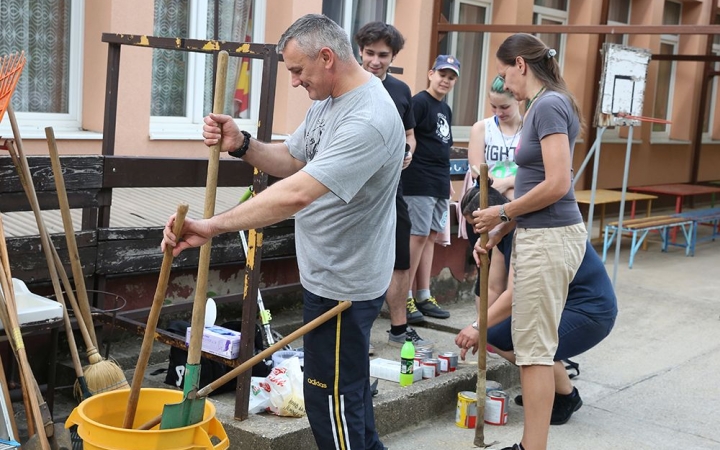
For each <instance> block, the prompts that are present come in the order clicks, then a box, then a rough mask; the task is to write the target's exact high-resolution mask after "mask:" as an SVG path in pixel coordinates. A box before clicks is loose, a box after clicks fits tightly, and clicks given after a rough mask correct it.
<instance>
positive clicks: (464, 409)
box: [455, 391, 477, 428]
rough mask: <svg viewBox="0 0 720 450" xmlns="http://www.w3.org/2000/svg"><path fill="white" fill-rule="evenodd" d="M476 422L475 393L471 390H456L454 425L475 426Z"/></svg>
mask: <svg viewBox="0 0 720 450" xmlns="http://www.w3.org/2000/svg"><path fill="white" fill-rule="evenodd" d="M476 422H477V395H475V393H474V392H471V391H462V392H458V401H457V409H456V410H455V425H457V426H458V427H460V428H475V424H476Z"/></svg>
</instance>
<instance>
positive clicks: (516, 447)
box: [502, 444, 525, 450]
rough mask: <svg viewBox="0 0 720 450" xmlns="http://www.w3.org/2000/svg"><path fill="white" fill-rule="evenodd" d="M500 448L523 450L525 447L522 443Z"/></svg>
mask: <svg viewBox="0 0 720 450" xmlns="http://www.w3.org/2000/svg"><path fill="white" fill-rule="evenodd" d="M502 450H525V448H524V447H523V446H522V444H513V446H512V447H505V448H504V449H502Z"/></svg>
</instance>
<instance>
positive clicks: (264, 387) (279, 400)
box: [249, 356, 305, 417]
mask: <svg viewBox="0 0 720 450" xmlns="http://www.w3.org/2000/svg"><path fill="white" fill-rule="evenodd" d="M263 410H267V411H268V412H271V413H273V414H276V415H278V416H289V417H303V416H305V398H304V397H303V372H302V369H301V368H300V359H298V357H296V356H294V357H292V358H288V359H286V360H283V361H282V362H281V363H280V364H279V365H278V366H276V367H274V368H273V369H272V371H271V372H270V375H268V376H267V377H265V378H258V377H253V378H252V380H251V383H250V405H249V411H250V412H252V413H258V412H261V411H263Z"/></svg>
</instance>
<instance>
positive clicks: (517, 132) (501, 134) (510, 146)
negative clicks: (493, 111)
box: [498, 118, 523, 151]
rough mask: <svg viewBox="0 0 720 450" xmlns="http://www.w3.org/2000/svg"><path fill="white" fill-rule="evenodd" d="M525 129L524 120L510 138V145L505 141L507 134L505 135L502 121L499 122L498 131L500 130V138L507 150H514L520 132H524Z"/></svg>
mask: <svg viewBox="0 0 720 450" xmlns="http://www.w3.org/2000/svg"><path fill="white" fill-rule="evenodd" d="M522 127H523V121H522V118H521V119H520V123H518V126H517V130H515V134H513V135H512V136H510V141H509V142H510V143H509V144H508V141H507V140H506V139H505V133H503V130H502V127H501V126H500V121H498V129H499V130H500V136H502V140H503V143H504V144H505V148H506V149H508V151H510V149H511V148H512V144H513V143H514V142H515V139H517V138H518V134H519V133H520V130H522Z"/></svg>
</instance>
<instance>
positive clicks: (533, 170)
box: [515, 91, 583, 228]
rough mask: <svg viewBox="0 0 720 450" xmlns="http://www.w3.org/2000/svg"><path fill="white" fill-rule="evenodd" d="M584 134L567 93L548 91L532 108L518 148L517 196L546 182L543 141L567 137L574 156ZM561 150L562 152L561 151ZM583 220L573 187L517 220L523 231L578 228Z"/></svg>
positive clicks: (516, 152) (516, 157)
mask: <svg viewBox="0 0 720 450" xmlns="http://www.w3.org/2000/svg"><path fill="white" fill-rule="evenodd" d="M579 131H580V121H579V119H578V117H577V115H576V114H575V110H574V109H573V107H572V103H570V100H569V99H568V98H567V97H566V96H565V95H563V94H561V93H559V92H554V91H546V92H545V93H543V94H542V95H541V96H540V97H538V99H537V100H535V103H534V104H533V105H532V108H530V111H529V112H528V115H527V117H526V118H525V123H524V124H523V129H522V136H521V138H520V142H519V143H518V145H517V147H516V149H515V162H516V163H517V165H518V169H517V175H516V176H515V197H516V198H519V197H521V196H523V195H525V194H526V193H527V192H528V191H529V190H530V189H532V188H534V187H535V186H537V185H538V184H540V182H542V181H543V180H545V166H544V165H543V157H542V148H541V147H540V141H541V140H542V139H543V138H544V137H546V136H549V135H551V134H558V133H561V134H566V135H567V137H568V140H569V141H570V157H571V159H572V153H573V150H574V148H575V139H576V138H577V135H578V132H579ZM558 151H559V149H558ZM582 221H583V219H582V215H580V209H579V208H578V205H577V202H576V201H575V191H574V190H573V188H572V186H571V187H570V190H569V191H568V192H567V194H565V196H564V197H563V198H561V199H560V200H558V201H557V202H555V203H553V204H552V205H550V206H547V207H545V208H543V209H540V210H538V211H533V212H531V213H528V214H523V215H521V216H518V217H517V226H519V227H521V228H556V227H565V226H568V225H575V224H578V223H581V222H582Z"/></svg>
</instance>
